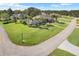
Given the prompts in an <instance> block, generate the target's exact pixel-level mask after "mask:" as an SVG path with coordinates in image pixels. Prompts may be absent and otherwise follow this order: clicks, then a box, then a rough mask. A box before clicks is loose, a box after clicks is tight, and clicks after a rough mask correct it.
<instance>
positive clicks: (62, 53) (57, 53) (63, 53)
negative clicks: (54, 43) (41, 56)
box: [49, 49, 75, 56]
mask: <svg viewBox="0 0 79 59" xmlns="http://www.w3.org/2000/svg"><path fill="white" fill-rule="evenodd" d="M49 56H75V55H74V54H71V53H69V52H67V51H64V50H61V49H56V50H54V51H53V52H52V53H51V54H49Z"/></svg>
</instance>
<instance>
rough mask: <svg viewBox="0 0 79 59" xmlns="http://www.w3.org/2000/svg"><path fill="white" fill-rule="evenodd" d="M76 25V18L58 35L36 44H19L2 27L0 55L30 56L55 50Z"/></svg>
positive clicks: (0, 30) (0, 32) (0, 29)
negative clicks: (12, 41) (14, 42)
mask: <svg viewBox="0 0 79 59" xmlns="http://www.w3.org/2000/svg"><path fill="white" fill-rule="evenodd" d="M75 27H76V23H75V19H74V20H72V22H71V23H70V24H69V25H68V27H67V28H65V29H64V30H63V31H62V32H60V33H59V34H57V35H56V36H54V37H52V38H50V39H48V40H46V41H44V42H43V43H40V44H38V45H35V46H18V45H15V44H13V43H11V41H10V40H9V38H8V36H7V34H6V32H5V31H4V29H3V28H2V27H1V28H0V34H2V40H1V43H0V50H1V52H0V55H18V56H19V55H21V56H22V55H23V56H25V55H28V56H34V55H37V56H44V55H48V54H49V53H51V52H52V51H53V50H55V49H56V48H57V47H58V46H59V45H60V44H61V43H62V42H63V41H64V40H65V39H66V38H67V37H68V36H69V35H70V34H71V32H72V31H73V30H74V28H75Z"/></svg>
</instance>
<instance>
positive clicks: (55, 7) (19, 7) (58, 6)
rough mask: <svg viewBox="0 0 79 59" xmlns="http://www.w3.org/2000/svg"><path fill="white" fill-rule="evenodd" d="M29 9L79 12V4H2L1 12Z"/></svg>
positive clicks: (0, 4)
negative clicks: (9, 9)
mask: <svg viewBox="0 0 79 59" xmlns="http://www.w3.org/2000/svg"><path fill="white" fill-rule="evenodd" d="M29 7H35V8H38V9H41V10H79V3H0V10H4V9H6V10H7V9H8V8H11V9H13V10H24V9H27V8H29Z"/></svg>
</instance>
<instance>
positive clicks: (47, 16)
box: [33, 13, 54, 22]
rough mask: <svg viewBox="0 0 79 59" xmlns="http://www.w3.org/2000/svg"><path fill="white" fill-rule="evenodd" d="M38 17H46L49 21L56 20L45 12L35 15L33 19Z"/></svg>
mask: <svg viewBox="0 0 79 59" xmlns="http://www.w3.org/2000/svg"><path fill="white" fill-rule="evenodd" d="M37 19H46V20H47V21H48V22H54V18H52V17H50V15H48V14H45V13H42V14H41V15H37V16H35V17H33V20H37ZM42 21H44V20H42Z"/></svg>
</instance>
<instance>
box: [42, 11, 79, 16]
mask: <svg viewBox="0 0 79 59" xmlns="http://www.w3.org/2000/svg"><path fill="white" fill-rule="evenodd" d="M42 12H45V13H47V14H51V13H56V14H60V15H66V16H73V17H79V10H70V11H67V10H44V11H42Z"/></svg>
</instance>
